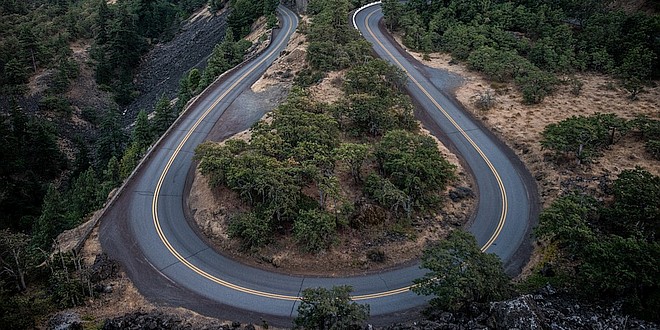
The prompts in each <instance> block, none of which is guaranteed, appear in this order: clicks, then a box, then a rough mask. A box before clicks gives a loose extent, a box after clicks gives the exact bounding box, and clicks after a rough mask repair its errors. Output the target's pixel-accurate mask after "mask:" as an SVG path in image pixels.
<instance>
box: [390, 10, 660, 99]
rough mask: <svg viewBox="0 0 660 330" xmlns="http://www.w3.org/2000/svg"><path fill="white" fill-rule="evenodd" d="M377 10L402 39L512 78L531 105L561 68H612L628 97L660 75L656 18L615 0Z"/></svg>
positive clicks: (502, 78)
mask: <svg viewBox="0 0 660 330" xmlns="http://www.w3.org/2000/svg"><path fill="white" fill-rule="evenodd" d="M656 6H657V4H656ZM383 12H384V14H385V22H386V25H387V26H388V28H389V29H391V30H392V31H400V32H401V33H402V34H403V42H404V44H405V45H406V46H408V47H410V48H412V49H416V50H419V51H422V52H433V51H443V52H448V53H450V54H451V55H452V57H453V59H455V60H456V61H458V62H462V63H466V64H467V66H468V67H469V68H471V69H473V70H476V71H478V72H481V73H483V74H484V75H485V76H487V77H488V78H489V79H491V80H493V81H495V82H509V81H513V82H515V84H516V85H517V86H518V88H519V89H520V90H521V92H522V94H523V98H524V101H525V102H526V103H530V104H533V103H539V102H541V101H542V100H543V98H544V97H545V96H547V95H548V94H551V93H552V91H553V89H554V87H555V86H556V85H557V84H559V83H560V79H559V78H558V76H559V75H566V74H571V73H574V72H585V71H593V72H599V73H606V74H612V75H615V76H616V77H618V78H619V79H620V80H621V83H622V84H623V86H624V87H625V88H626V89H627V90H628V91H629V93H630V96H631V98H634V97H635V95H637V94H638V93H640V92H641V91H642V90H643V89H644V86H647V85H648V84H650V83H651V81H652V80H655V79H658V77H659V75H660V70H659V69H658V54H660V43H658V40H657V38H658V33H659V32H658V31H660V17H659V16H658V15H652V14H647V13H644V12H633V13H628V12H625V11H623V10H618V9H617V8H616V7H615V6H614V1H609V0H590V1H574V0H559V1H555V0H544V1H527V0H516V1H505V0H495V1H458V0H446V1H425V0H412V1H408V2H407V3H406V4H402V3H400V2H399V1H396V0H386V1H384V3H383Z"/></svg>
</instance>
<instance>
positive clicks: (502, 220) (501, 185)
mask: <svg viewBox="0 0 660 330" xmlns="http://www.w3.org/2000/svg"><path fill="white" fill-rule="evenodd" d="M376 12H377V11H376V10H374V11H372V12H371V13H369V15H367V17H366V18H365V22H368V21H369V20H370V19H371V17H372V16H373V15H374V14H375V13H376ZM365 26H366V28H367V31H368V32H369V34H370V35H371V37H372V38H373V39H374V40H376V42H377V43H378V45H379V46H380V47H381V48H382V49H383V50H384V51H385V52H386V53H387V54H388V55H389V56H390V57H391V58H392V61H394V62H395V63H396V65H397V66H398V67H399V68H401V69H402V70H403V71H404V72H405V73H406V74H407V75H408V77H409V78H410V80H412V82H413V83H414V84H415V85H417V87H418V88H419V89H420V90H421V91H422V93H424V95H426V97H428V99H429V100H430V101H431V102H432V103H433V105H434V106H435V107H436V108H437V109H438V110H440V112H441V113H442V114H443V115H444V116H445V118H447V120H449V122H451V124H452V125H453V126H454V127H455V128H456V130H457V131H458V132H460V133H461V135H463V137H464V138H465V139H466V140H467V141H468V142H469V143H470V144H471V145H472V147H473V148H474V149H475V150H476V151H477V153H478V154H479V155H480V156H481V158H482V159H483V160H484V162H486V165H488V168H489V169H490V170H491V172H493V175H494V176H495V180H496V181H497V184H498V186H499V188H500V197H501V198H502V213H501V214H500V219H499V222H498V223H497V228H496V229H495V231H494V232H493V234H492V236H491V237H490V239H489V240H488V241H487V242H486V243H485V244H484V245H483V246H482V247H481V251H482V252H484V251H486V250H487V249H488V248H489V247H490V246H491V245H493V242H495V240H496V239H497V237H498V236H499V235H500V233H501V232H502V228H503V227H504V223H505V222H506V216H507V213H508V205H509V204H508V200H507V195H506V189H505V188H504V183H503V182H502V178H501V177H500V174H499V173H498V172H497V169H495V166H493V163H491V161H490V159H488V157H487V156H486V154H484V152H483V151H482V150H481V148H479V146H478V145H477V144H476V143H475V142H474V141H473V140H472V138H470V136H469V135H468V134H467V133H466V132H465V131H464V130H463V128H462V127H461V126H460V125H459V124H458V123H457V122H456V121H455V120H454V118H452V117H451V116H450V115H449V113H447V111H445V109H444V108H443V107H442V106H440V104H439V103H438V102H437V101H436V100H435V99H434V98H433V97H432V96H431V94H430V93H429V92H428V91H427V90H426V89H425V88H424V87H423V86H422V84H420V83H419V81H417V79H415V77H413V76H412V75H411V74H410V72H409V71H408V70H407V69H406V68H405V67H404V66H403V65H402V64H401V62H399V60H397V59H396V57H394V55H393V54H392V53H391V52H390V51H389V50H388V49H387V48H386V47H385V46H384V45H383V43H381V42H380V40H378V38H376V35H375V34H374V32H373V31H372V30H371V27H370V26H369V24H365Z"/></svg>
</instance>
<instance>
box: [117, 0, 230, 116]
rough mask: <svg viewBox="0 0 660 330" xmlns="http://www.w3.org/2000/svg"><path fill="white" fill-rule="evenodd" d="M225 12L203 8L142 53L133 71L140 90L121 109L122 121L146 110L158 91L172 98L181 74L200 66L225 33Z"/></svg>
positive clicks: (150, 106)
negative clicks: (166, 39)
mask: <svg viewBox="0 0 660 330" xmlns="http://www.w3.org/2000/svg"><path fill="white" fill-rule="evenodd" d="M227 16H228V12H227V11H221V12H218V13H211V12H210V11H209V9H208V8H203V9H201V10H199V11H197V13H195V14H194V15H193V16H192V17H191V18H190V19H189V20H187V21H186V22H185V23H183V24H182V26H181V29H180V30H179V33H177V34H176V36H175V37H174V38H173V39H172V40H171V41H169V42H166V43H163V44H159V45H157V46H156V47H154V48H153V49H152V50H151V51H149V53H148V54H147V55H145V56H144V58H143V60H142V64H141V65H140V68H139V69H138V72H137V73H136V75H135V81H136V83H135V85H136V87H137V90H138V91H139V93H140V96H138V97H137V98H136V99H135V100H134V101H133V102H132V103H131V104H130V105H128V106H127V107H126V108H125V109H124V118H123V122H124V123H125V124H128V123H131V122H133V120H135V117H136V116H137V113H138V112H139V111H140V110H146V111H147V112H150V111H151V110H152V109H153V106H154V105H155V104H156V102H157V101H158V100H159V99H160V97H161V96H162V95H166V96H167V97H168V98H169V99H170V100H171V99H174V98H176V95H177V90H178V88H179V81H180V80H181V78H182V77H183V76H184V75H185V74H186V73H187V72H188V71H190V70H192V69H193V68H198V69H202V68H204V67H205V66H206V60H207V59H208V57H209V56H210V54H211V52H212V51H213V47H215V45H216V44H218V43H220V42H221V41H222V40H223V38H224V35H225V29H226V25H227V24H226V21H227Z"/></svg>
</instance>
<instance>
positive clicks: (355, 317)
mask: <svg viewBox="0 0 660 330" xmlns="http://www.w3.org/2000/svg"><path fill="white" fill-rule="evenodd" d="M351 291H353V289H352V288H351V287H350V286H336V287H333V288H332V289H324V288H316V289H312V288H308V289H305V290H303V294H302V298H301V302H300V305H299V306H298V316H296V318H295V319H294V320H293V323H294V326H295V328H296V329H319V330H340V329H342V330H343V329H346V330H349V329H355V330H358V329H362V328H363V327H364V322H365V321H366V320H367V319H368V318H369V305H360V304H358V303H355V302H352V301H351V297H350V293H351Z"/></svg>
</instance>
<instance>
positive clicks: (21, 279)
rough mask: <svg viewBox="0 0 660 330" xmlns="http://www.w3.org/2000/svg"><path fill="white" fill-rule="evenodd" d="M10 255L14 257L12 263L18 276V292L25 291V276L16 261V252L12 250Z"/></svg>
mask: <svg viewBox="0 0 660 330" xmlns="http://www.w3.org/2000/svg"><path fill="white" fill-rule="evenodd" d="M12 254H13V255H14V262H15V263H16V274H18V286H19V289H20V291H24V290H25V289H27V285H25V274H24V273H23V270H21V264H20V263H19V261H18V251H16V250H13V251H12Z"/></svg>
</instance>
